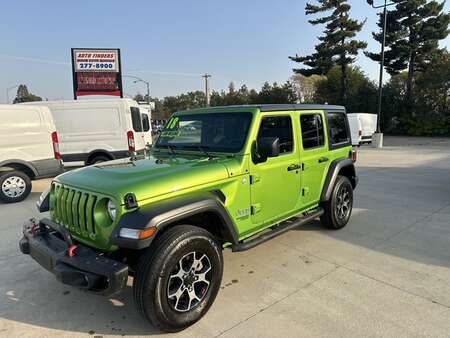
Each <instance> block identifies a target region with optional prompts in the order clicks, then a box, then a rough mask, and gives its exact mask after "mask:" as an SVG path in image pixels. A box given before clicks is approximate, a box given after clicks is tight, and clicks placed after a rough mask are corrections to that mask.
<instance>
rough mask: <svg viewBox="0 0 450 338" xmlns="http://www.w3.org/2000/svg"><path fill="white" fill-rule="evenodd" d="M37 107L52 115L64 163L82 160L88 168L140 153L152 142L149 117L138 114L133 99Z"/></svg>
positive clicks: (50, 103)
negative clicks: (45, 108) (47, 110)
mask: <svg viewBox="0 0 450 338" xmlns="http://www.w3.org/2000/svg"><path fill="white" fill-rule="evenodd" d="M33 104H36V103H35V102H33ZM38 104H39V105H43V106H46V107H48V108H49V109H50V111H51V113H52V115H53V119H54V120H55V124H56V130H57V131H58V136H59V142H60V151H61V156H62V159H63V161H64V162H79V161H83V162H84V163H85V165H91V164H95V163H99V162H104V161H109V160H113V159H116V158H123V157H127V156H130V154H131V153H133V152H138V153H140V152H143V150H144V148H145V146H146V145H147V144H149V145H150V144H151V143H152V137H151V123H150V117H149V116H148V114H147V113H144V114H141V111H140V107H139V104H138V103H137V102H136V101H134V100H131V99H85V100H67V101H66V100H64V101H42V102H38ZM142 128H143V131H142Z"/></svg>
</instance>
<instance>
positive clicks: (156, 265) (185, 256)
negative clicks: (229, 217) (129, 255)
mask: <svg viewBox="0 0 450 338" xmlns="http://www.w3.org/2000/svg"><path fill="white" fill-rule="evenodd" d="M156 240H157V241H158V243H157V244H156V246H154V247H152V248H149V249H148V251H147V252H146V253H145V254H144V255H143V256H142V257H141V259H140V261H139V263H138V267H137V271H136V275H135V277H134V282H133V289H134V291H133V292H134V299H135V302H136V305H137V307H138V309H139V310H140V312H141V313H142V315H143V316H144V317H145V318H146V319H147V320H149V321H150V323H152V324H153V325H154V326H156V327H157V328H159V329H161V330H164V331H169V332H176V331H180V330H182V329H184V328H186V327H188V326H189V325H192V324H193V323H195V322H196V321H198V320H199V319H200V318H201V317H202V316H203V315H204V314H205V313H206V312H207V311H208V309H209V308H210V306H211V305H212V303H213V302H214V299H215V298H216V295H217V292H218V291H219V288H220V283H221V281H222V273H223V258H222V249H221V247H220V245H219V243H217V241H216V240H215V238H214V237H213V236H212V234H211V233H209V232H208V231H206V230H204V229H201V228H198V227H194V226H190V225H180V226H176V227H174V228H172V229H169V230H167V232H166V233H164V234H163V235H162V236H161V237H159V238H158V239H156Z"/></svg>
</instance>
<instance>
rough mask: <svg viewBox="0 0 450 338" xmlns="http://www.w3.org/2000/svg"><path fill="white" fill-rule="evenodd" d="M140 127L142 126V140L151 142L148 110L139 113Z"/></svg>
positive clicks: (146, 142) (147, 142)
mask: <svg viewBox="0 0 450 338" xmlns="http://www.w3.org/2000/svg"><path fill="white" fill-rule="evenodd" d="M141 118H142V128H144V142H145V144H152V141H153V139H152V127H151V122H150V114H149V111H148V110H144V112H142V113H141Z"/></svg>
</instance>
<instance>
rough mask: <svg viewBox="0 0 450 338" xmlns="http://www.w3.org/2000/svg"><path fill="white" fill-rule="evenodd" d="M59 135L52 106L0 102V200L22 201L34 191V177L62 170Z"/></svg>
mask: <svg viewBox="0 0 450 338" xmlns="http://www.w3.org/2000/svg"><path fill="white" fill-rule="evenodd" d="M60 158H61V157H60V153H59V149H58V135H57V133H56V127H55V123H54V122H53V118H52V115H51V114H50V110H49V109H48V108H46V107H38V106H23V105H18V104H2V105H0V200H1V201H3V202H6V203H13V202H19V201H22V200H23V199H25V198H26V197H27V196H28V195H29V194H30V192H31V180H34V179H39V178H43V177H50V176H55V175H57V174H59V173H61V172H62V164H61V159H60Z"/></svg>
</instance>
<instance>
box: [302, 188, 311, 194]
mask: <svg viewBox="0 0 450 338" xmlns="http://www.w3.org/2000/svg"><path fill="white" fill-rule="evenodd" d="M308 193H309V188H308V187H306V188H303V189H302V196H306V195H308Z"/></svg>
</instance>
